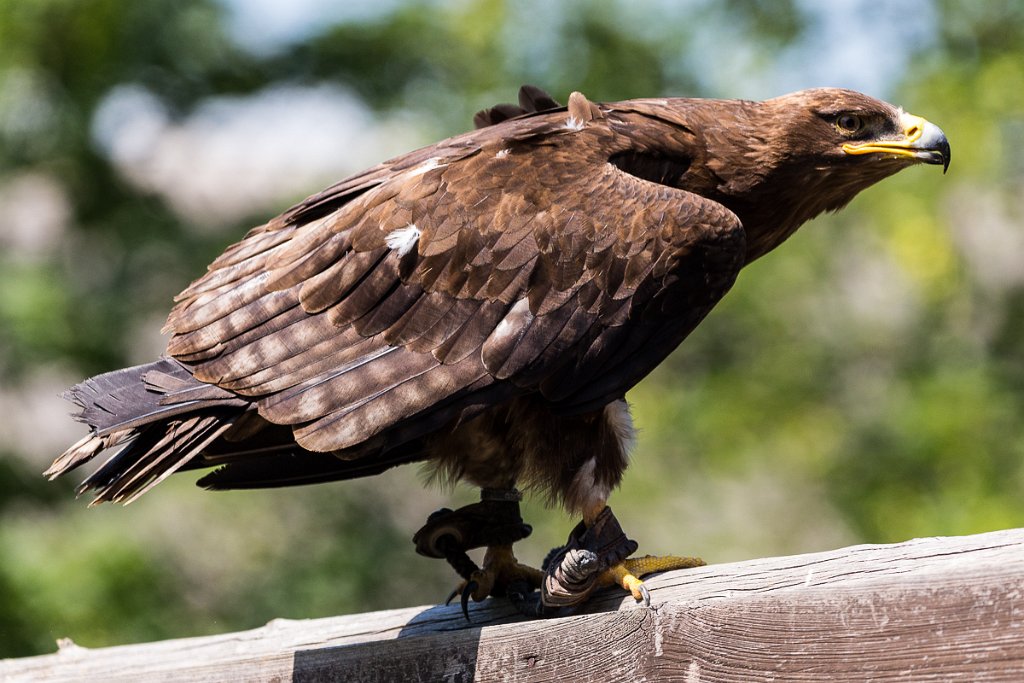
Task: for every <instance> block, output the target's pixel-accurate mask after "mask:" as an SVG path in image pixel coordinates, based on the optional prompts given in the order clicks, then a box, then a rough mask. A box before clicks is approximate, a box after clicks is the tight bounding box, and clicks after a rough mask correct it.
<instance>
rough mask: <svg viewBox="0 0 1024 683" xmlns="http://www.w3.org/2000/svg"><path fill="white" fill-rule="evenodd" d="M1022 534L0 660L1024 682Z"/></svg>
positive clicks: (218, 671)
mask: <svg viewBox="0 0 1024 683" xmlns="http://www.w3.org/2000/svg"><path fill="white" fill-rule="evenodd" d="M1022 567H1024V530H1008V531H998V532H993V533H988V534H981V535H977V536H965V537H951V538H927V539H917V540H913V541H908V542H906V543H899V544H894V545H867V546H854V547H851V548H844V549H841V550H836V551H830V552H823V553H813V554H807V555H797V556H792V557H778V558H768V559H760V560H752V561H749V562H739V563H734V564H723V565H715V566H709V567H702V568H698V569H693V570H686V571H679V572H669V573H666V574H663V575H660V576H655V577H652V578H650V579H649V580H648V582H647V583H648V586H649V587H650V589H651V593H652V598H653V606H652V607H651V608H650V609H647V608H643V607H639V606H637V605H635V604H633V602H632V599H628V598H627V599H624V598H623V597H622V596H621V594H619V593H615V592H607V593H604V594H602V595H600V596H598V598H596V599H595V600H594V601H593V602H592V603H591V604H590V605H589V610H588V613H587V614H581V615H577V616H573V617H568V618H563V619H550V620H544V621H528V620H524V619H523V618H521V617H519V616H517V615H515V614H514V613H513V612H512V610H511V609H510V608H509V607H508V605H507V604H505V603H503V602H501V601H487V602H485V603H483V604H480V605H474V606H473V607H472V609H471V616H472V619H473V622H472V623H467V622H466V621H465V620H464V619H463V618H462V615H461V614H460V612H459V610H458V608H457V607H444V606H438V607H416V608H409V609H401V610H390V611H385V612H375V613H368V614H358V615H351V616H344V617H334V618H329V619H314V620H299V621H291V620H275V621H272V622H270V623H269V624H267V625H266V626H264V627H262V628H258V629H254V630H251V631H243V632H239V633H231V634H224V635H220V636H209V637H202V638H185V639H180V640H170V641H164V642H158V643H146V644H139V645H124V646H119V647H111V648H102V649H95V650H90V649H86V648H81V647H78V646H74V645H67V646H65V647H63V648H61V649H60V651H58V652H57V653H55V654H51V655H44V656H39V657H30V658H25V659H11V660H3V661H0V680H3V681H72V680H74V681H98V680H134V681H139V680H146V681H225V680H238V681H242V680H244V681H284V680H297V681H319V680H358V681H363V680H366V681H377V680H379V681H390V680H426V681H495V680H513V681H561V680H580V681H592V680H602V681H606V680H621V681H635V680H643V679H647V680H669V681H673V680H675V681H685V682H687V683H696V682H698V681H760V680H774V681H822V680H857V681H865V680H873V681H887V680H900V681H1021V680H1024V569H1022Z"/></svg>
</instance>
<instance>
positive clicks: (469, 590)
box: [462, 581, 478, 621]
mask: <svg viewBox="0 0 1024 683" xmlns="http://www.w3.org/2000/svg"><path fill="white" fill-rule="evenodd" d="M477 586H478V584H477V582H476V581H469V582H467V583H466V587H465V588H463V589H462V615H463V616H464V617H466V621H473V620H472V619H470V618H469V598H470V596H471V595H472V594H473V591H475V590H476V589H477Z"/></svg>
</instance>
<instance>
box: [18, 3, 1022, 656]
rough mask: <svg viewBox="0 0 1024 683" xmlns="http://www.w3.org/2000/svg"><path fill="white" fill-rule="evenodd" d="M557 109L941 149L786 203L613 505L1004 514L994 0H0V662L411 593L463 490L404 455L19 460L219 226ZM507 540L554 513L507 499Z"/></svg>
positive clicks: (1015, 286) (820, 518) (206, 251)
mask: <svg viewBox="0 0 1024 683" xmlns="http://www.w3.org/2000/svg"><path fill="white" fill-rule="evenodd" d="M527 82H528V83H534V84H537V85H540V86H542V87H544V88H546V89H548V90H549V91H550V92H551V93H552V94H554V95H555V96H556V97H557V98H559V99H561V100H563V101H564V100H565V98H566V97H567V95H568V93H569V92H570V91H571V90H574V89H578V90H581V91H582V92H584V93H585V94H586V95H588V96H589V97H591V98H592V99H595V100H617V99H625V98H629V97H638V96H659V95H694V96H709V97H743V98H755V99H756V98H763V97H770V96H773V95H777V94H781V93H783V92H788V91H791V90H796V89H799V88H802V87H809V86H820V85H832V86H846V87H853V88H857V89H861V90H864V91H866V92H869V93H870V94H873V95H876V96H879V97H882V98H884V99H888V100H890V101H893V102H895V103H898V104H901V105H903V106H905V107H906V108H907V109H908V110H909V111H912V112H914V113H917V114H919V115H922V116H925V117H926V118H928V119H930V120H932V121H934V122H935V123H937V124H938V125H940V126H941V127H942V128H943V129H944V130H945V131H946V133H947V135H948V136H949V139H950V141H951V143H952V147H953V153H954V159H953V164H952V167H951V168H950V172H949V174H948V175H947V176H945V177H943V176H942V175H941V174H940V173H938V172H936V169H935V168H916V169H912V170H909V171H905V172H904V173H902V174H900V175H899V176H897V177H895V178H893V179H891V180H888V181H886V182H884V183H882V184H881V185H880V186H878V187H875V188H872V189H870V190H868V191H867V192H865V193H864V194H863V195H862V196H861V197H859V198H858V199H856V200H855V201H854V202H853V204H852V205H851V206H850V207H849V208H848V209H847V210H845V211H844V212H842V213H840V214H838V215H835V216H826V217H822V218H820V219H819V220H817V221H815V222H813V223H812V224H810V225H808V226H806V227H804V228H803V230H802V231H801V232H799V233H798V234H797V235H796V236H795V237H793V238H792V239H791V240H790V241H789V242H788V243H787V244H785V245H784V246H783V247H782V248H781V249H779V250H778V251H777V252H775V253H773V254H771V255H769V256H768V257H766V258H764V259H762V260H761V261H759V262H757V263H756V264H754V265H753V266H751V267H750V268H749V269H748V270H747V271H746V272H745V273H744V274H743V275H742V276H741V277H740V280H739V282H738V284H737V286H736V287H735V289H734V290H733V292H732V293H731V294H730V295H729V296H728V297H727V299H726V301H725V302H724V303H723V304H722V305H720V306H719V307H718V309H717V310H716V311H715V312H714V313H713V314H712V315H711V316H710V318H709V319H708V320H707V321H706V322H705V324H704V325H702V326H701V328H700V329H699V330H698V331H697V332H696V333H694V335H693V336H692V337H691V338H690V339H689V340H688V341H687V342H686V343H685V344H683V346H682V347H681V348H680V350H679V351H678V352H676V353H675V355H673V356H672V357H671V358H670V359H669V361H668V362H666V363H665V364H664V365H663V366H662V367H661V368H659V370H657V371H656V372H655V373H654V374H653V375H652V376H651V377H650V378H648V379H647V380H646V381H645V382H644V383H642V384H641V385H640V387H639V388H637V389H636V390H635V391H633V392H632V394H631V395H630V396H629V398H630V400H631V401H632V403H633V404H634V410H635V416H636V420H637V423H638V426H639V428H640V429H641V435H640V444H639V447H638V449H637V451H636V453H635V455H634V459H633V466H632V468H631V470H630V472H629V473H628V474H627V477H626V482H625V484H624V486H623V487H622V489H621V491H619V492H618V493H617V494H616V495H615V496H614V498H613V506H614V507H615V509H616V512H617V514H618V515H619V517H620V518H621V520H622V521H623V524H624V526H625V528H626V529H627V530H628V531H629V532H630V534H631V535H632V536H633V537H635V538H636V539H637V540H639V541H640V544H641V549H642V550H643V551H646V552H672V551H678V552H683V553H694V554H701V555H703V556H704V558H705V559H707V560H709V561H711V562H723V561H729V560H736V559H743V558H752V557H757V556H763V555H769V554H785V553H795V552H803V551H813V550H823V549H829V548H834V547H839V546H842V545H845V544H850V543H857V542H865V541H866V542H885V541H899V540H903V539H907V538H910V537H914V536H920V535H940V534H965V533H972V532H980V531H986V530H993V529H999V528H1005V527H1012V526H1020V525H1022V524H1024V496H1022V493H1024V427H1022V425H1021V415H1022V406H1024V343H1022V339H1024V227H1022V222H1024V3H1022V2H1010V1H1002V2H1000V1H997V0H992V1H988V2H984V3H980V2H979V3H963V2H959V1H954V0H914V1H911V0H902V1H895V2H887V3H877V2H874V1H869V0H850V1H849V2H845V3H819V2H813V1H811V0H790V1H789V2H741V1H739V0H733V1H728V2H719V1H713V0H703V1H701V0H693V1H679V2H672V1H670V0H661V1H657V0H651V1H647V2H634V1H627V0H620V1H613V0H607V1H603V2H582V1H576V2H565V3H551V2H544V1H542V0H529V1H522V2H513V1H511V0H509V1H507V2H502V1H501V0H490V1H487V2H468V1H467V2H428V1H426V0H422V1H419V2H417V1H411V2H402V1H399V0H377V1H375V2H368V1H365V0H364V1H360V2H349V3H332V2H327V1H326V0H325V1H324V2H317V1H316V0H302V1H298V0H292V1H288V0H278V1H277V2H274V1H272V0H259V1H256V0H220V1H217V0H188V1H181V0H147V1H145V2H133V1H131V0H4V1H3V2H2V3H0V656H21V655H29V654H34V653H43V652H49V651H52V650H53V649H54V640H55V639H56V638H59V637H65V636H66V637H71V638H72V639H74V640H75V641H76V642H77V643H79V644H82V645H86V646H101V645H109V644H115V643H126V642H136V641H144V640H152V639H158V638H167V637H175V636H185V635H193V634H203V633H214V632H224V631H230V630H236V629H243V628H248V627H254V626H258V625H261V624H263V623H265V622H266V621H268V620H269V619H271V618H274V617H294V618H300V617H316V616H324V615H333V614H341V613H348V612H358V611H364V610H371V609H380V608H386V607H397V606H409V605H417V604H428V603H432V602H437V601H439V600H441V599H442V598H443V597H444V596H445V595H446V594H447V592H448V590H449V589H450V588H451V586H452V585H453V584H452V579H453V575H452V574H451V573H450V572H449V571H448V569H447V567H446V566H445V565H444V563H441V562H437V561H434V560H427V559H424V558H421V557H418V556H417V555H416V554H415V553H414V552H413V548H412V544H411V542H410V540H409V539H410V537H411V535H412V533H413V532H414V531H415V530H416V529H417V528H418V526H419V525H420V524H421V523H422V521H423V520H424V519H425V517H426V515H427V514H428V513H429V512H430V511H432V510H433V509H435V508H437V507H440V506H441V505H444V504H447V505H452V506H454V505H458V504H462V503H465V502H469V501H471V500H473V498H474V495H475V494H474V492H472V491H468V490H462V489H457V490H455V491H438V490H434V489H425V488H424V487H423V486H422V482H421V476H420V474H419V473H418V472H417V471H416V469H415V468H411V467H410V468H405V469H402V470H398V471H393V472H391V473H388V474H386V475H384V476H381V477H376V478H373V479H368V480H361V481H357V482H351V483H346V484H337V485H325V486H319V487H312V488H307V489H285V490H279V491H268V492H243V493H225V494H210V493H206V492H203V491H200V490H199V489H196V488H195V487H193V486H192V482H193V481H194V479H195V477H194V476H190V475H180V476H176V477H173V478H172V479H171V480H169V481H167V482H166V483H164V484H162V485H161V486H160V487H159V488H158V489H156V490H155V491H153V492H152V493H150V494H148V495H147V496H145V497H144V498H143V499H142V500H141V501H139V502H138V503H136V504H134V505H132V506H131V507H130V508H128V509H124V508H118V507H112V506H107V507H103V508H97V509H92V510H89V509H86V507H85V502H84V501H76V500H75V499H74V495H73V488H74V483H75V482H73V481H60V482H57V483H54V484H50V483H46V482H44V480H43V479H42V477H41V476H40V474H39V473H40V472H41V471H42V470H43V469H44V468H45V467H46V465H47V464H48V463H49V462H50V460H51V459H52V458H53V457H54V456H56V455H57V454H58V453H59V452H60V451H61V450H63V448H64V447H65V446H67V445H68V444H70V443H71V442H72V441H74V440H76V439H77V438H79V437H80V436H81V435H82V434H83V433H84V432H83V428H82V426H81V425H78V424H76V423H74V422H72V420H71V419H70V418H69V417H67V413H68V411H69V406H68V405H67V404H64V403H63V402H62V401H60V400H59V399H58V398H57V394H58V393H59V392H60V391H61V390H62V389H63V388H65V387H66V386H69V385H70V384H73V383H75V382H77V381H78V380H80V379H81V378H83V377H85V376H87V375H90V374H94V373H98V372H102V371H106V370H110V369H113V368H116V367H121V366H123V365H127V364H134V363H139V362H144V361H147V360H150V359H152V358H154V357H155V356H156V355H157V354H158V353H160V351H161V349H162V346H163V344H164V342H165V340H164V339H163V338H161V337H160V334H159V327H160V325H161V323H162V321H163V316H164V315H165V314H166V312H167V311H168V309H169V307H170V300H171V297H172V296H173V295H174V294H175V293H177V292H178V291H179V290H180V289H182V288H183V287H184V286H185V285H186V284H187V283H188V282H189V281H190V280H191V279H192V278H193V277H195V276H197V275H198V274H200V273H201V272H203V269H204V267H205V265H206V263H208V262H209V261H210V260H211V259H212V258H213V257H214V256H215V255H217V254H218V253H219V252H220V251H221V250H222V249H223V247H224V246H226V245H227V244H229V243H230V242H232V241H234V240H236V239H237V238H238V237H240V236H241V235H242V233H243V232H244V230H245V229H246V228H247V227H248V226H250V225H252V224H255V223H257V222H261V221H262V220H265V219H266V218H268V217H269V216H271V215H274V214H276V213H279V212H280V211H281V210H283V209H285V208H286V207H287V206H288V205H289V204H290V203H292V202H294V201H296V200H298V199H301V198H302V197H304V196H305V195H307V194H311V193H313V192H315V191H317V190H319V189H320V188H321V187H323V186H325V185H327V184H328V183H330V182H332V181H333V180H336V179H338V178H340V177H342V176H344V175H346V174H348V173H350V172H353V171H356V170H359V169H361V168H363V167H365V166H368V165H370V164H372V163H374V162H376V161H379V160H381V159H384V158H386V157H388V156H391V155H394V154H397V153H400V152H402V151H405V150H408V149H412V148H414V147H416V146H420V145H424V144H429V143H431V142H433V141H435V140H437V139H440V138H442V137H446V136H448V135H452V134H455V133H458V132H461V131H463V130H466V129H468V128H469V127H470V121H471V117H472V114H473V112H474V111H476V110H478V109H480V108H482V107H485V106H488V105H491V104H494V103H496V102H499V101H510V100H514V99H515V93H516V89H517V88H518V86H519V85H520V84H521V83H527ZM525 513H526V515H527V516H528V518H529V519H530V521H532V522H533V523H534V525H535V529H536V531H535V533H534V536H533V537H532V538H530V539H528V540H527V541H526V542H524V543H523V545H522V548H521V551H520V557H521V558H523V559H525V560H527V561H532V562H534V563H536V562H539V560H540V559H541V558H542V557H543V555H544V553H545V552H546V550H547V549H548V548H549V547H551V546H552V545H556V544H558V543H560V542H561V541H562V540H563V539H564V537H565V534H566V533H567V531H568V530H569V528H570V527H571V526H572V524H573V523H574V522H575V520H570V519H567V518H566V517H564V516H563V515H562V514H561V513H560V512H558V511H552V510H545V509H544V508H543V506H542V505H541V504H540V503H539V502H538V501H531V502H530V503H529V504H528V505H527V508H526V511H525Z"/></svg>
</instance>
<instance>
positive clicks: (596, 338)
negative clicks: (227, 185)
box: [48, 88, 949, 516]
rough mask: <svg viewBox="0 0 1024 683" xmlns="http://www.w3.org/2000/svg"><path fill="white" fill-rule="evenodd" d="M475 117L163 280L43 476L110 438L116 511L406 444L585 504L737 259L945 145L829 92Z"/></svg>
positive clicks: (398, 459) (383, 465)
mask: <svg viewBox="0 0 1024 683" xmlns="http://www.w3.org/2000/svg"><path fill="white" fill-rule="evenodd" d="M475 120H476V123H477V125H478V126H480V128H479V129H478V130H476V131H473V132H469V133H466V134H463V135H459V136H456V137H453V138H450V139H448V140H445V141H443V142H440V143H438V144H436V145H433V146H431V147H427V148H424V149H421V150H417V151H415V152H411V153H409V154H407V155H405V156H401V157H398V158H396V159H392V160H390V161H387V162H384V163H382V164H380V165H378V166H376V167H374V168H371V169H369V170H367V171H365V172H363V173H360V174H357V175H355V176H352V177H350V178H347V179H345V180H343V181H341V182H340V183H338V184H337V185H335V186H333V187H331V188H329V189H327V190H325V191H324V192H322V193H320V194H317V195H314V196H312V197H310V198H309V199H307V200H305V201H304V202H302V203H301V204H299V205H298V206H296V207H294V208H292V209H290V210H288V211H287V212H285V213H284V214H283V215H281V216H279V217H278V218H275V219H273V220H271V221H270V222H268V223H266V224H265V225H262V226H259V227H257V228H254V229H253V230H252V231H250V232H249V233H248V234H247V235H246V236H245V237H244V238H243V239H242V241H240V242H238V243H237V244H235V245H233V246H231V247H229V248H228V249H227V250H226V251H225V252H224V254H223V255H222V256H220V257H219V258H218V259H217V260H216V261H214V263H213V264H212V265H211V266H210V268H209V272H208V273H207V274H206V275H204V276H203V277H201V278H199V279H198V280H196V281H195V282H194V283H192V285H190V286H189V287H188V288H187V289H186V290H185V291H183V292H182V293H181V294H180V295H178V297H177V299H176V301H177V304H176V306H175V307H174V309H173V310H172V311H171V314H170V316H169V318H168V320H167V325H166V329H167V330H168V331H170V332H171V333H173V336H172V338H171V341H170V343H169V346H168V349H167V355H166V357H164V358H162V359H160V360H158V361H156V362H155V363H152V364H149V365H145V366H140V367H136V368H129V369H126V370H120V371H117V372H114V373H109V374H106V375H102V376H99V377H96V378H93V379H91V380H88V381H86V382H84V383H82V384H80V385H78V386H76V387H74V388H73V389H71V390H70V392H69V397H70V398H71V400H73V401H75V402H76V403H77V404H78V405H79V406H80V407H81V408H82V412H81V413H80V415H79V417H80V419H82V420H83V421H84V422H86V423H87V424H88V425H89V426H90V428H91V430H92V434H91V435H90V436H89V437H87V438H86V439H83V441H81V442H79V443H78V444H76V445H75V446H73V447H72V448H71V449H69V450H68V451H67V452H66V453H65V454H64V455H62V456H61V457H60V458H59V459H58V460H57V461H56V462H55V463H54V465H53V466H52V467H51V469H50V470H49V471H48V474H49V475H51V476H57V475H60V474H63V473H64V472H66V471H68V470H70V469H72V468H74V467H77V466H78V465H80V464H82V463H83V462H85V461H87V460H89V459H90V458H92V457H93V456H95V455H96V454H97V453H99V452H100V451H102V450H104V449H105V448H108V447H111V446H114V445H118V444H124V443H127V445H126V446H124V448H123V450H122V451H121V452H120V453H119V454H117V455H115V456H113V458H112V459H110V460H109V461H107V463H105V464H104V465H103V466H102V467H101V468H100V469H99V470H98V471H97V472H96V473H94V474H93V475H92V476H91V477H89V478H88V479H87V480H86V481H85V482H84V483H83V485H82V489H83V490H87V489H91V490H94V491H95V493H96V501H107V500H111V501H125V502H127V501H130V500H132V499H133V498H135V497H137V496H138V495H140V494H141V493H143V492H145V491H146V490H148V488H150V487H151V486H152V485H154V484H155V483H157V482H158V481H160V480H161V479H162V478H163V477H165V476H167V475H168V474H170V473H172V472H174V471H175V470H178V469H182V468H187V469H192V468H199V467H217V469H216V470H215V471H214V472H212V473H211V474H209V475H207V476H206V477H204V478H203V479H202V480H201V481H200V484H202V485H203V486H206V487H208V488H213V489H226V488H253V487H266V486H285V485H292V484H303V483H312V482H321V481H330V480H339V479H350V478H354V477H361V476H365V475H370V474H376V473H379V472H381V471H383V470H385V469H387V468H389V467H392V466H395V465H398V464H402V463H408V462H414V461H420V460H426V461H429V462H430V463H432V465H433V466H434V467H435V468H436V471H437V472H439V473H440V474H442V475H443V476H446V477H450V478H456V479H465V480H467V481H469V482H471V483H474V484H476V485H479V486H482V487H493V488H511V487H513V486H515V485H517V484H519V485H525V486H527V487H532V488H535V489H539V490H542V491H546V492H547V493H548V494H550V495H551V497H552V498H553V499H554V500H555V501H558V502H560V503H562V504H564V505H565V506H566V507H567V508H568V509H569V510H571V511H574V512H582V513H584V514H585V515H586V514H587V513H588V511H589V512H590V514H591V516H592V515H593V511H594V510H596V509H600V508H601V507H603V505H604V502H605V500H606V499H607V496H608V493H609V491H610V490H611V489H612V488H614V487H615V486H616V485H617V484H618V483H619V480H620V478H621V476H622V473H623V470H624V469H625V467H626V456H627V453H626V450H627V447H628V441H629V440H630V438H631V426H630V422H629V415H628V411H627V410H626V409H625V404H624V403H623V402H622V399H623V397H624V396H625V393H626V392H627V391H628V390H629V389H630V388H631V387H633V386H634V385H635V384H636V383H637V382H638V381H640V379H642V378H643V377H644V376H645V375H646V374H647V373H649V372H650V371H651V370H652V369H653V368H654V367H655V366H656V365H657V364H658V363H660V362H661V361H662V360H663V359H664V358H665V357H666V356H667V355H668V354H669V353H670V352H671V351H672V350H673V349H675V347H676V346H677V345H678V344H679V343H680V342H681V341H682V340H683V339H684V338H685V337H686V336H687V334H689V333H690V331H692V330H693V329H694V327H695V326H696V325H697V324H698V323H699V322H700V321H701V320H702V319H703V318H704V316H705V315H706V314H707V313H708V312H709V311H710V310H711V308H712V307H713V306H714V305H715V304H716V303H717V302H718V301H719V300H720V299H721V297H722V296H723V295H724V294H725V293H726V291H728V289H729V288H730V287H731V286H732V284H733V281H734V280H735V278H736V276H737V274H738V272H739V270H740V269H741V268H742V267H743V266H744V265H745V264H747V263H749V262H751V261H752V260H754V259H756V258H758V257H760V256H762V255H763V254H765V253H767V252H768V251H770V250H771V249H773V248H774V247H776V246H777V245H779V244H780V243H781V242H782V241H783V240H785V239H786V238H787V237H788V236H789V235H790V234H792V233H793V231H794V230H796V229H797V227H799V226H800V225H801V224H802V223H804V222H805V221H807V220H809V219H811V218H813V217H814V216H816V215H818V214H820V213H821V212H823V211H829V210H836V209H839V208H840V207H842V206H844V205H845V204H846V203H847V202H849V201H850V200H851V199H852V198H853V196H854V195H856V194H857V193H858V192H859V191H860V190H862V189H864V188H866V187H867V186H869V185H871V184H872V183H874V182H876V181H878V180H880V179H882V178H883V177H885V176H888V175H890V174H892V173H895V172H896V171H898V170H900V169H901V168H904V167H906V166H908V165H911V164H912V163H915V162H917V161H924V162H928V163H948V159H949V147H948V145H947V144H946V142H945V138H944V137H942V136H941V131H938V129H937V128H935V127H934V126H932V124H928V123H927V122H924V121H923V120H922V119H917V118H916V117H910V116H909V115H906V114H904V113H902V112H901V111H900V110H898V109H896V108H894V107H892V106H890V105H888V104H885V103H883V102H879V101H878V100H875V99H872V98H869V97H866V96H864V95H861V94H859V93H855V92H851V91H845V90H832V89H821V90H810V91H803V92H799V93H795V94H792V95H787V96H784V97H779V98H776V99H773V100H768V101H765V102H747V101H725V100H700V99H645V100H631V101H627V102H616V103H608V104H594V103H591V102H589V101H587V99H586V98H584V97H583V96H582V95H580V94H579V93H573V94H572V96H571V97H570V98H569V104H568V106H567V107H560V106H558V105H557V103H556V102H555V101H554V100H552V99H551V98H550V97H548V96H547V95H546V94H545V93H543V92H542V91H539V90H537V89H533V88H524V90H523V92H522V93H521V97H520V104H519V106H515V105H499V106H498V107H495V108H493V109H490V110H487V111H485V112H481V113H480V114H478V115H477V117H476V119H475ZM915 125H916V126H918V128H916V129H915V128H914V126H915ZM936 131H938V132H936ZM915 136H916V137H915Z"/></svg>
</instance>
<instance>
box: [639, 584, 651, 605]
mask: <svg viewBox="0 0 1024 683" xmlns="http://www.w3.org/2000/svg"><path fill="white" fill-rule="evenodd" d="M636 589H637V590H638V591H640V595H641V596H643V599H644V607H650V606H651V592H650V591H649V590H647V586H645V585H643V584H642V583H641V584H640V585H639V586H637V587H636Z"/></svg>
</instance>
